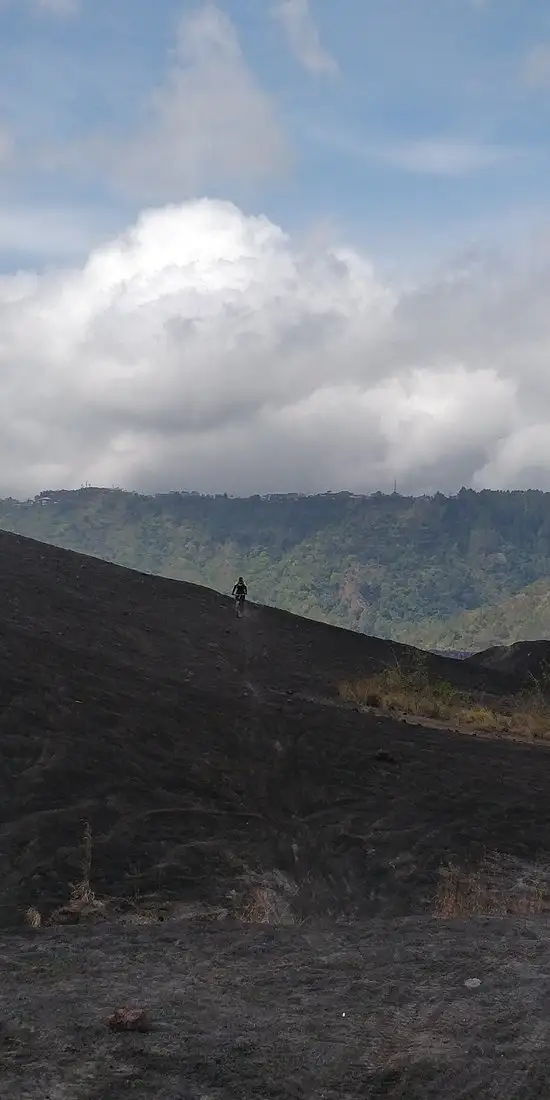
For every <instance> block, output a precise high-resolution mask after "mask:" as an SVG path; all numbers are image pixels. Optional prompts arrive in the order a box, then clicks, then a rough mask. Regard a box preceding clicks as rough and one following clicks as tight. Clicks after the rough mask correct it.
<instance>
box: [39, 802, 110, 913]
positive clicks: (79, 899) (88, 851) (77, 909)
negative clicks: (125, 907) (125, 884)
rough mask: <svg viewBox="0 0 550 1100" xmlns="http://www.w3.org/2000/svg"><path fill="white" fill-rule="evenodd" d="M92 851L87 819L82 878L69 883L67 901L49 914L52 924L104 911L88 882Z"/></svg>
mask: <svg viewBox="0 0 550 1100" xmlns="http://www.w3.org/2000/svg"><path fill="white" fill-rule="evenodd" d="M92 853H93V842H92V830H91V828H90V824H89V822H88V821H87V822H86V823H85V826H84V834H83V837H82V861H81V868H82V878H81V880H80V882H76V883H73V882H72V883H71V884H70V888H71V893H70V897H69V901H68V902H67V903H66V904H65V905H60V906H59V907H58V908H57V909H55V910H54V912H53V913H52V914H51V915H50V922H51V923H52V924H73V923H76V922H77V921H79V920H81V918H83V917H93V916H98V915H100V914H101V913H103V912H104V910H105V905H104V903H103V902H102V901H99V900H98V898H96V896H95V893H94V891H93V890H92V887H91V884H90V878H91V872H92Z"/></svg>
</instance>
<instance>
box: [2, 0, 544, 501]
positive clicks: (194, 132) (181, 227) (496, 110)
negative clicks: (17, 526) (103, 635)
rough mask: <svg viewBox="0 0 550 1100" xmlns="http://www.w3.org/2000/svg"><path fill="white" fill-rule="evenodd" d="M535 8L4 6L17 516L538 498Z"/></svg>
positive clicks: (538, 57)
mask: <svg viewBox="0 0 550 1100" xmlns="http://www.w3.org/2000/svg"><path fill="white" fill-rule="evenodd" d="M549 123H550V9H548V10H547V9H546V7H545V5H543V4H541V3H540V0H521V3H520V0H339V2H338V3H337V2H336V0H266V2H264V0H218V3H214V2H213V0H198V2H195V0H194V2H193V3H191V2H187V0H180V2H177V3H176V2H175V0H157V2H156V4H155V5H153V4H152V3H151V2H150V0H147V2H146V0H116V3H113V0H0V493H4V494H7V493H16V494H18V495H21V494H23V495H25V494H27V493H29V492H38V491H40V490H41V489H44V488H47V487H54V488H55V487H59V486H65V487H70V486H75V485H80V484H81V483H82V482H85V481H87V482H91V483H95V484H107V485H111V484H118V485H123V486H126V487H128V488H136V489H146V490H148V491H149V490H157V489H158V490H164V489H171V488H190V489H198V490H203V491H209V492H210V491H216V492H217V491H228V492H236V493H239V492H242V493H248V492H276V491H295V490H301V491H310V492H316V491H324V490H326V489H334V490H338V489H351V490H354V491H357V492H371V491H376V490H378V489H383V490H384V489H385V490H391V489H392V487H393V484H394V479H397V481H398V485H399V487H400V489H401V490H402V491H404V492H413V493H421V492H435V491H438V490H441V491H443V492H454V491H457V490H458V489H460V487H461V486H462V485H470V486H472V487H474V488H482V487H489V488H491V487H493V488H512V487H520V488H521V487H527V486H532V487H536V488H545V489H550V374H549V372H548V361H549V357H550V311H549V310H548V301H549V300H550V197H549V193H548V183H547V181H548V178H549V169H550V157H549V143H548V133H549Z"/></svg>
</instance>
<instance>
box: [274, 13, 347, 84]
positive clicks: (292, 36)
mask: <svg viewBox="0 0 550 1100" xmlns="http://www.w3.org/2000/svg"><path fill="white" fill-rule="evenodd" d="M272 13H273V15H274V17H275V18H276V19H277V20H278V21H279V23H280V24H281V26H282V28H283V30H284V32H285V34H286V37H287V40H288V43H289V46H290V48H291V50H292V52H293V54H294V55H295V57H297V59H298V61H300V63H301V64H302V65H303V66H304V68H305V69H308V70H309V72H312V73H326V74H329V75H331V74H333V73H335V72H337V71H338V65H337V64H336V61H335V59H334V58H333V57H332V56H331V54H329V53H328V52H327V50H325V49H324V47H323V46H322V45H321V40H320V36H319V31H318V29H317V27H316V25H315V22H314V19H313V15H312V12H311V8H310V3H309V0H277V2H276V3H275V4H274V6H273V8H272Z"/></svg>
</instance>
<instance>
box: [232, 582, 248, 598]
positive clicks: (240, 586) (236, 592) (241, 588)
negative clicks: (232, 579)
mask: <svg viewBox="0 0 550 1100" xmlns="http://www.w3.org/2000/svg"><path fill="white" fill-rule="evenodd" d="M232 595H233V596H234V597H235V599H237V600H239V602H240V603H244V601H245V597H246V596H247V595H248V588H247V587H246V584H245V583H244V581H243V579H242V577H239V579H238V581H237V583H236V584H235V585H233V592H232Z"/></svg>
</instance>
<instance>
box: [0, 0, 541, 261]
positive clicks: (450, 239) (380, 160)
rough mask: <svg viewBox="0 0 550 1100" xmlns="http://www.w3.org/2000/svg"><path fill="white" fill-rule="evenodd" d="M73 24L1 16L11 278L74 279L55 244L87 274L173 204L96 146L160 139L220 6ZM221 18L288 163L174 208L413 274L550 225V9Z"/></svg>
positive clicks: (439, 0) (85, 0) (242, 3)
mask: <svg viewBox="0 0 550 1100" xmlns="http://www.w3.org/2000/svg"><path fill="white" fill-rule="evenodd" d="M72 7H73V5H72V3H71V2H70V0H49V2H48V0H42V4H41V3H40V0H17V2H15V0H12V2H10V0H4V3H3V5H2V6H1V8H0V74H1V76H0V123H1V124H2V126H3V131H4V134H5V139H4V140H5V144H7V143H8V142H9V143H11V150H12V151H11V158H8V156H7V152H6V153H5V155H4V157H3V177H4V178H3V184H2V189H1V192H0V195H1V201H2V207H1V213H0V261H1V263H2V268H3V269H4V270H6V269H9V267H10V265H11V264H16V263H17V262H18V257H19V260H20V259H21V258H24V259H25V260H26V261H27V262H30V263H35V264H36V263H38V264H40V263H41V262H43V261H47V262H51V261H54V262H55V260H56V256H55V247H54V245H55V242H54V241H51V240H50V237H51V235H52V233H53V230H54V225H55V228H56V229H57V228H59V230H60V232H59V249H60V253H61V256H63V254H65V255H68V254H71V253H72V252H73V250H74V248H75V246H77V250H78V246H79V245H80V244H81V245H82V247H83V248H84V249H85V248H86V247H87V244H88V242H89V241H93V240H95V239H97V238H98V236H99V237H101V234H102V233H104V232H105V231H111V230H112V229H114V228H116V227H117V226H122V225H125V224H126V222H127V221H128V219H130V218H132V217H133V216H134V215H135V213H136V212H137V211H138V210H139V208H140V206H142V205H146V204H147V202H148V201H149V200H151V201H153V202H156V201H158V199H159V194H157V193H155V189H154V188H152V189H151V191H150V192H149V188H148V186H147V183H144V184H143V185H142V186H139V180H138V179H137V177H138V176H139V173H140V165H136V166H135V168H134V172H135V176H136V180H134V181H133V182H135V183H136V187H135V188H134V187H133V186H132V181H131V180H128V179H127V180H126V181H125V185H124V186H122V185H121V182H120V180H119V179H117V178H116V172H114V171H113V170H112V169H108V168H107V167H106V165H105V162H104V160H103V159H102V158H101V157H96V156H95V155H94V147H93V141H94V139H95V140H97V138H98V136H101V138H102V139H103V140H105V141H108V140H110V141H112V142H113V143H114V144H116V143H117V141H118V140H119V139H120V141H121V144H122V143H123V142H124V140H125V138H126V137H127V135H128V134H130V133H133V132H138V131H139V130H140V128H142V127H143V125H144V118H145V116H146V112H147V110H148V104H149V103H150V100H151V96H152V95H153V94H154V92H155V89H158V88H159V87H162V86H163V84H165V82H166V80H167V74H168V71H169V68H170V66H173V65H174V47H175V44H176V35H177V31H178V27H179V26H180V25H181V20H182V18H185V16H186V15H191V16H192V15H193V14H194V13H196V12H197V10H200V8H201V5H199V4H196V3H185V2H184V3H183V4H182V3H181V2H180V3H175V2H173V0H157V3H156V4H155V5H152V4H150V3H149V2H148V0H147V2H146V0H117V3H116V5H114V4H113V3H112V2H111V0H93V3H92V2H91V0H74V10H71V9H72ZM58 9H60V10H58ZM218 10H219V11H221V12H222V13H223V14H224V15H225V17H226V19H227V20H230V21H231V24H232V25H233V28H234V31H235V34H236V35H237V36H238V41H239V43H240V47H241V50H242V58H241V64H242V67H243V69H244V70H246V71H247V72H248V74H249V79H250V82H251V86H252V87H253V89H254V92H255V94H256V93H257V94H258V95H261V96H262V97H263V99H264V102H265V103H266V104H268V105H269V107H270V110H271V111H272V115H273V125H274V126H275V124H277V125H278V126H279V127H280V131H281V139H282V141H284V143H285V146H286V154H287V159H286V162H285V163H284V164H283V163H281V164H273V165H270V166H268V169H267V171H266V173H265V175H264V174H262V172H261V171H258V172H256V171H251V172H249V171H247V167H246V166H245V167H244V169H243V172H242V173H239V172H238V170H235V171H234V172H232V173H231V174H230V176H229V177H227V176H226V175H225V174H224V173H220V172H219V164H218V163H217V162H216V158H215V157H214V158H213V160H212V163H211V164H210V165H206V164H205V165H203V166H202V167H201V169H200V171H199V172H198V173H197V175H196V176H195V177H194V178H193V179H187V178H186V175H185V173H181V174H180V176H179V177H178V175H177V173H176V177H175V178H174V179H172V180H171V181H170V183H169V185H167V186H166V188H165V189H164V191H163V192H160V198H161V199H162V200H170V201H176V202H177V201H180V200H183V199H186V198H188V197H190V196H194V195H200V194H207V195H210V196H214V197H224V198H231V199H234V200H235V201H237V202H238V203H240V204H241V205H242V206H243V208H244V209H246V210H250V211H262V212H264V213H266V214H267V215H268V216H269V217H271V218H273V219H274V220H275V221H276V222H278V223H279V224H282V225H283V226H285V227H288V228H289V229H291V230H292V231H296V230H305V231H307V230H310V229H312V228H313V229H314V228H315V226H316V224H317V223H318V224H320V225H323V224H327V223H328V224H336V225H337V226H338V227H339V230H340V231H341V232H343V233H347V234H348V236H349V239H350V240H351V241H353V242H355V243H357V242H360V243H361V245H362V246H364V247H367V248H369V249H370V251H371V253H372V254H373V255H375V256H376V257H377V258H379V260H380V261H381V262H384V261H387V262H389V263H391V264H392V265H393V266H394V267H396V268H397V269H399V266H400V264H403V266H405V267H409V266H410V265H412V266H413V267H414V266H415V265H417V264H422V263H424V262H426V261H427V262H431V260H432V258H434V257H437V256H438V255H444V254H445V253H448V252H449V251H454V250H460V249H461V248H470V247H472V246H473V245H475V244H479V243H481V242H482V243H484V244H485V243H487V242H491V241H492V240H498V241H500V240H501V234H502V232H503V231H504V232H507V233H509V234H511V235H512V236H513V235H514V233H518V232H519V234H520V235H521V234H522V233H524V232H525V227H529V226H531V225H532V224H533V221H534V220H536V221H538V220H540V219H541V218H545V217H546V215H547V211H548V202H549V200H548V194H547V179H548V170H549V167H550V159H549V155H548V137H547V135H548V127H549V122H550V10H545V5H543V4H541V3H540V0H521V3H520V2H519V0H486V2H482V0H477V2H476V0H384V3H380V2H379V0H340V2H339V3H338V4H336V3H334V0H310V2H309V4H308V3H305V2H303V0H280V2H279V3H276V2H275V3H272V4H270V3H269V2H266V3H263V2H261V3H260V2H259V0H224V2H223V3H220V5H219V9H218ZM188 61H189V58H188V59H187V62H188ZM187 62H186V61H183V62H181V61H180V62H179V64H181V65H182V66H183V67H185V65H186V63H187ZM176 63H178V62H176ZM212 65H213V68H214V70H215V68H216V59H215V58H214V60H213V62H212ZM198 79H200V75H199V76H198ZM210 80H213V81H215V80H216V72H215V71H214V72H212V73H211V74H210ZM220 80H222V81H223V73H220ZM210 122H212V120H210ZM244 125H245V126H246V120H244ZM214 129H215V128H214ZM244 139H245V140H246V134H245V135H244ZM174 140H176V139H175V138H174ZM213 140H214V141H216V140H217V138H216V135H215V134H214V137H213ZM161 150H162V147H159V153H160V151H161ZM71 151H72V153H73V155H72V157H71ZM75 151H76V152H75ZM164 155H165V156H166V157H167V158H169V157H170V156H171V155H172V149H171V147H170V145H169V144H168V143H167V144H166V145H165V146H164ZM268 159H269V158H268ZM274 159H275V160H276V159H277V158H274ZM279 159H281V160H284V159H285V158H284V157H282V156H279ZM141 167H142V168H143V166H141ZM145 174H146V175H147V173H145ZM27 207H28V214H29V219H30V223H31V225H33V224H34V223H35V221H36V220H40V217H41V215H42V213H43V211H44V217H47V216H48V217H50V218H51V216H52V211H51V208H52V207H53V210H54V212H55V221H54V222H52V221H51V220H50V225H51V227H52V230H51V232H50V233H48V231H47V229H46V228H44V234H43V237H42V236H41V234H40V233H39V232H38V231H37V232H36V249H35V252H34V255H33V248H32V241H28V240H27V237H28V236H29V232H28V231H25V229H24V225H23V226H22V227H21V234H20V237H19V238H18V235H17V229H18V226H21V223H22V222H23V223H24V222H25V210H26V208H27ZM10 208H11V210H12V214H13V216H12V217H11V218H10V214H9V212H10ZM64 210H66V223H65V225H64V228H63V232H61V228H62V226H61V225H59V224H58V223H60V222H61V223H63V219H64V216H65V215H64V213H63V211H64ZM6 223H7V224H6Z"/></svg>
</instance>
